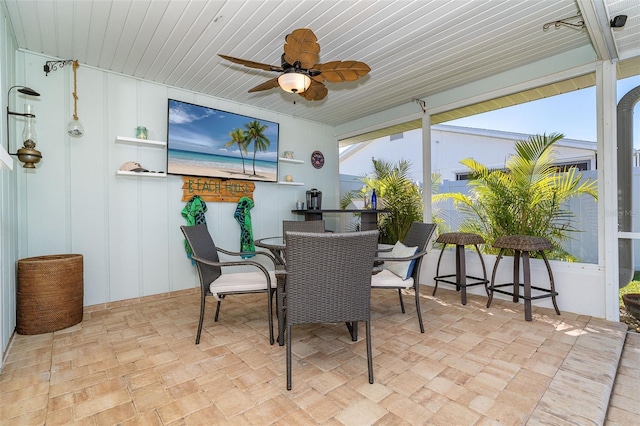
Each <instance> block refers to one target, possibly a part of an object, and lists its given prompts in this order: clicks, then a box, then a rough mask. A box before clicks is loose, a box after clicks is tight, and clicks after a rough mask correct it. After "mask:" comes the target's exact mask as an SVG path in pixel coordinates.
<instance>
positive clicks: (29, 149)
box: [7, 86, 42, 169]
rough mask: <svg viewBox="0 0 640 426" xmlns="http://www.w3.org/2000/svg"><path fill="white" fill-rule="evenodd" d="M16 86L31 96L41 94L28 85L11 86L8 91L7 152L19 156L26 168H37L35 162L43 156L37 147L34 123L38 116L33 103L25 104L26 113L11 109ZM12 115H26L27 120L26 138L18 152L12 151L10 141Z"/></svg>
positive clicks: (23, 134)
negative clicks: (10, 103) (12, 95)
mask: <svg viewBox="0 0 640 426" xmlns="http://www.w3.org/2000/svg"><path fill="white" fill-rule="evenodd" d="M16 88H18V92H20V93H22V94H25V95H29V96H40V93H38V92H36V91H35V90H33V89H31V88H29V87H26V86H12V87H10V88H9V91H8V92H7V152H8V153H9V154H10V155H15V156H17V157H18V160H20V161H21V162H22V163H24V166H23V167H24V168H26V169H35V168H36V166H35V164H36V163H38V162H39V161H40V159H41V158H42V154H41V153H40V151H38V150H37V149H36V141H37V137H36V128H35V123H34V119H35V118H36V116H35V114H34V113H33V106H31V105H26V106H25V112H24V113H20V112H14V111H11V110H10V109H9V101H10V100H11V91H12V90H13V89H16ZM10 115H17V116H20V117H24V118H25V120H26V122H25V127H24V131H23V132H22V138H23V140H24V143H23V147H22V148H20V149H19V150H18V151H17V152H11V147H10V142H11V138H10V137H9V116H10Z"/></svg>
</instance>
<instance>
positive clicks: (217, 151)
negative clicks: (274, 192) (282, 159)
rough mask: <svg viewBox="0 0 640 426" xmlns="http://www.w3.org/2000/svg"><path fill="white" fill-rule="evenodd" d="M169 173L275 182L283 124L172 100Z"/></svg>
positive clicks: (168, 144)
mask: <svg viewBox="0 0 640 426" xmlns="http://www.w3.org/2000/svg"><path fill="white" fill-rule="evenodd" d="M168 120H169V123H168V126H167V128H168V137H167V172H168V173H169V174H173V175H184V176H206V177H217V178H223V179H224V178H228V179H244V180H259V181H266V182H275V181H276V180H277V177H278V123H274V122H271V121H266V120H259V119H256V118H252V117H247V116H244V115H240V114H234V113H231V112H226V111H220V110H217V109H214V108H209V107H204V106H200V105H194V104H190V103H187V102H181V101H176V100H173V99H169V113H168Z"/></svg>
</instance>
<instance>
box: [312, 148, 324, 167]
mask: <svg viewBox="0 0 640 426" xmlns="http://www.w3.org/2000/svg"><path fill="white" fill-rule="evenodd" d="M311 164H313V167H315V168H316V169H321V168H322V166H324V154H322V153H321V152H320V151H313V153H312V154H311Z"/></svg>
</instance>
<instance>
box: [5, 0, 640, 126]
mask: <svg viewBox="0 0 640 426" xmlns="http://www.w3.org/2000/svg"><path fill="white" fill-rule="evenodd" d="M591 1H596V2H597V1H598V0H578V1H577V2H576V1H574V0H553V1H549V0H547V1H539V0H476V1H445V0H415V1H409V0H395V1H392V0H376V1H338V0H301V1H292V0H266V1H251V0H249V1H243V0H226V1H222V0H215V1H202V0H153V1H151V0H113V1H112V0H41V1H32V0H3V2H4V3H5V5H6V8H7V11H8V16H9V20H10V24H11V26H12V27H13V30H14V32H15V35H16V40H17V43H18V46H19V47H20V48H22V49H26V50H29V51H33V52H38V53H43V54H45V55H48V56H52V57H55V58H59V59H77V60H78V61H79V62H80V64H81V66H82V65H88V66H92V67H99V68H101V69H105V70H110V71H113V72H116V73H121V74H124V75H129V76H133V77H137V78H142V79H146V80H149V81H154V82H158V83H162V84H166V85H170V86H175V87H179V88H183V89H187V90H191V91H194V92H198V93H203V94H207V95H212V96H216V97H219V98H224V99H228V100H231V101H234V102H239V103H242V104H247V105H252V106H255V107H258V108H264V109H268V110H272V111H277V112H280V113H283V114H288V115H293V116H297V117H300V118H305V119H309V120H313V121H318V122H322V123H326V124H330V125H339V124H342V123H345V122H349V121H351V120H354V119H357V118H360V117H363V116H367V115H369V114H373V113H376V112H379V111H384V110H386V109H389V108H392V107H395V106H398V105H402V104H406V103H408V102H411V99H412V98H422V97H426V96H429V95H433V94H435V93H438V92H441V91H443V90H447V89H451V88H455V87H458V86H461V85H464V84H468V83H471V82H473V81H476V80H479V79H482V78H485V77H488V76H491V75H495V74H497V73H500V72H504V71H506V70H510V69H513V68H515V67H519V66H522V65H524V64H527V63H531V62H534V61H537V60H541V59H544V58H548V57H551V56H554V55H558V54H562V53H564V52H568V51H570V50H572V49H576V48H579V47H582V46H586V45H590V44H591V43H592V41H591V38H590V32H591V31H600V30H598V29H594V28H591V26H594V25H593V23H592V22H591V23H590V22H589V21H588V20H587V24H588V25H590V28H589V31H587V30H581V31H580V30H573V29H564V30H551V31H546V32H545V31H542V26H543V24H545V23H547V22H551V21H556V20H558V19H562V18H566V17H570V16H574V15H576V14H577V13H578V12H579V10H580V9H579V5H580V4H581V3H584V2H591ZM604 6H605V8H606V9H607V13H612V14H613V15H615V14H619V13H623V12H624V13H627V14H628V15H629V19H628V20H627V25H626V26H625V28H624V31H619V32H617V34H613V37H614V40H615V43H616V48H617V49H618V57H620V58H623V59H627V58H633V57H636V56H640V36H638V35H639V34H640V2H638V1H637V0H605V3H604ZM613 15H612V16H613ZM302 27H307V28H311V29H312V30H313V31H314V32H315V34H316V35H317V37H318V39H319V40H318V41H319V43H320V46H321V52H320V61H321V62H328V61H332V60H351V59H353V60H359V61H363V62H365V63H367V64H368V65H369V66H370V67H371V72H370V73H369V75H367V76H366V77H364V78H361V79H360V80H358V81H356V82H350V83H340V84H336V83H327V86H328V88H329V94H328V96H327V97H326V98H325V99H323V100H321V101H305V100H304V99H302V98H301V97H299V96H298V95H293V94H289V93H285V92H284V91H282V90H280V89H277V88H276V89H271V90H269V91H264V92H258V93H247V90H248V89H249V88H252V87H254V86H256V85H258V84H260V83H262V82H264V81H266V80H268V79H270V78H273V77H275V76H277V74H275V73H273V72H267V71H261V70H255V69H249V68H246V67H242V66H239V65H236V64H232V63H229V62H226V61H224V60H222V59H221V58H220V57H218V56H217V54H218V53H223V54H227V55H230V56H235V57H239V58H243V59H248V60H252V61H257V62H263V63H270V64H275V65H279V63H280V55H281V54H282V49H283V43H284V37H285V35H286V34H288V33H290V32H291V31H292V30H293V29H296V28H302ZM606 31H610V29H609V28H606ZM638 73H640V71H639V72H638ZM294 100H296V101H297V102H296V103H295V104H294V102H293V101H294ZM499 106H500V103H498V102H496V103H495V105H494V106H493V107H499ZM485 107H491V106H485ZM471 112H472V111H467V112H464V111H463V112H462V113H465V114H467V113H471Z"/></svg>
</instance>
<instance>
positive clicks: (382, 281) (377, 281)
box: [371, 269, 413, 289]
mask: <svg viewBox="0 0 640 426" xmlns="http://www.w3.org/2000/svg"><path fill="white" fill-rule="evenodd" d="M371 287H390V288H407V289H408V288H413V277H409V278H407V279H406V280H403V279H402V278H400V277H399V276H397V275H396V274H394V273H393V272H391V271H389V270H388V269H385V270H383V271H380V273H377V274H375V275H372V276H371Z"/></svg>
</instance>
